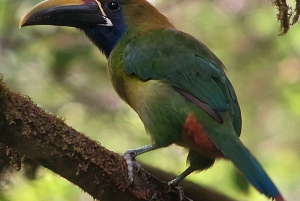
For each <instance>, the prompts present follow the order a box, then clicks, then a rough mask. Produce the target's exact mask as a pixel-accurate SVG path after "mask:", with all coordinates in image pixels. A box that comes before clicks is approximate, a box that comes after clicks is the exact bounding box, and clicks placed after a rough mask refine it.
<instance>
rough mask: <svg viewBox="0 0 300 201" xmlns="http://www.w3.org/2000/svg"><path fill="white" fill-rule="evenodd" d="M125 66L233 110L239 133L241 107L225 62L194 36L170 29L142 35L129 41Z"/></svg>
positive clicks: (218, 107) (220, 108)
mask: <svg viewBox="0 0 300 201" xmlns="http://www.w3.org/2000/svg"><path fill="white" fill-rule="evenodd" d="M145 52H146V53H147V54H145ZM123 67H124V69H125V71H126V73H128V74H135V75H136V76H138V77H139V78H140V79H142V80H144V81H147V80H150V79H159V80H162V81H163V82H165V83H167V84H169V85H171V86H173V87H175V88H178V89H180V90H183V91H185V92H187V93H189V94H191V95H193V96H194V97H196V98H197V99H199V100H200V101H201V102H203V103H205V104H207V105H208V106H209V107H210V108H211V109H212V110H214V111H216V112H232V115H233V124H234V127H235V131H236V132H237V134H238V135H239V134H240V131H241V114H240V108H239V105H238V103H237V98H236V95H235V92H234V90H233V88H232V85H231V83H230V81H229V80H228V78H227V77H226V75H225V72H224V65H223V64H222V62H221V61H220V60H219V59H218V58H217V57H216V56H215V55H214V54H213V53H212V52H211V51H210V50H209V49H208V48H207V47H206V46H205V45H204V44H202V43H201V42H199V41H198V40H197V39H195V38H194V37H192V36H190V35H188V34H185V33H183V32H180V31H178V30H171V29H161V30H157V31H153V32H151V33H149V34H146V35H143V36H141V37H139V38H137V39H135V40H133V41H132V42H131V43H129V44H128V45H127V47H126V49H125V51H124V55H123Z"/></svg>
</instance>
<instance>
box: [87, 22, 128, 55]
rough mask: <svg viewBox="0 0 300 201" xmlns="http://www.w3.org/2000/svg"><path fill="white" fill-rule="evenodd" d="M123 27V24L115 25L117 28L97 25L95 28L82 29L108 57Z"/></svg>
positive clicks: (123, 30)
mask: <svg viewBox="0 0 300 201" xmlns="http://www.w3.org/2000/svg"><path fill="white" fill-rule="evenodd" d="M125 29H126V28H125V25H121V26H117V28H115V27H106V26H99V27H97V28H86V29H83V31H84V32H85V34H86V35H87V37H88V38H89V39H90V40H91V41H92V42H93V43H94V44H95V45H96V46H97V47H98V48H99V49H100V50H101V51H102V52H103V53H104V55H105V56H106V57H107V58H108V57H109V55H110V53H111V51H112V49H113V48H114V47H115V45H116V44H117V42H118V41H119V39H120V38H121V37H122V35H123V33H124V32H125Z"/></svg>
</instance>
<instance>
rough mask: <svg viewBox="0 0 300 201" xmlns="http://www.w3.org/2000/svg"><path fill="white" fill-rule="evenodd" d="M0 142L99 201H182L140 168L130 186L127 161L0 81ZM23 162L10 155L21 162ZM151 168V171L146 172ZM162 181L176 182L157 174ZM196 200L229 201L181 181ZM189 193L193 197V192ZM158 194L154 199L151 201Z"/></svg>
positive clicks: (168, 176) (164, 174)
mask: <svg viewBox="0 0 300 201" xmlns="http://www.w3.org/2000/svg"><path fill="white" fill-rule="evenodd" d="M0 143H3V144H5V145H6V146H7V149H13V150H17V151H18V152H20V153H21V154H22V155H24V156H26V157H28V158H31V159H33V160H35V161H37V162H38V163H40V164H41V165H42V166H44V167H46V168H48V169H50V170H52V171H53V172H55V173H57V174H59V175H60V176H62V177H64V178H66V179H67V180H69V181H70V182H72V183H74V184H75V185H77V186H79V187H80V188H82V189H83V190H84V191H86V192H87V193H89V194H90V195H91V196H92V197H93V198H95V199H98V200H101V201H120V200H122V201H140V200H149V199H151V198H153V199H152V200H164V201H168V200H172V201H175V200H179V198H178V194H177V192H176V191H175V190H168V188H167V184H166V182H162V181H160V180H158V179H157V178H155V177H154V176H153V175H151V174H149V173H148V172H146V171H145V170H143V169H141V170H140V171H139V173H138V174H136V175H135V177H134V182H133V184H132V185H131V186H130V187H128V188H126V186H127V166H126V164H125V161H124V159H123V157H121V156H120V155H119V154H116V153H114V152H111V151H109V150H107V149H106V148H104V147H103V146H101V145H100V144H99V143H97V142H95V141H93V140H91V139H89V138H88V137H86V136H84V135H83V134H82V133H79V132H77V131H76V130H74V129H73V128H71V127H69V126H68V125H66V124H65V123H64V121H63V120H62V119H60V118H58V117H56V116H54V115H52V114H49V113H47V112H45V111H43V110H42V109H41V108H39V107H37V106H36V104H34V103H33V102H32V101H31V100H30V98H29V97H25V96H22V95H21V94H19V93H16V92H14V91H12V90H11V89H9V87H8V86H7V85H6V84H5V83H4V82H3V78H2V77H0ZM24 158H25V157H17V156H16V157H15V158H14V156H12V160H15V161H20V160H22V159H24ZM148 169H151V168H150V167H148ZM152 171H154V172H158V173H160V174H161V177H165V176H166V177H167V178H164V179H168V180H169V178H170V177H171V178H173V177H174V175H169V174H167V173H163V172H161V171H158V170H157V169H153V168H152ZM183 184H184V185H183V187H184V186H186V185H188V186H187V187H186V190H187V191H186V192H188V194H190V196H191V198H192V199H193V198H194V200H198V201H201V200H206V201H210V200H219V201H230V200H231V199H229V198H227V197H225V196H223V195H221V194H218V193H216V192H213V191H211V190H208V189H205V188H202V187H199V186H196V185H195V184H192V183H191V182H183ZM189 191H190V192H189ZM153 195H155V197H156V198H154V197H153Z"/></svg>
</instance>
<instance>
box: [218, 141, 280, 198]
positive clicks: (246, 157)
mask: <svg viewBox="0 0 300 201" xmlns="http://www.w3.org/2000/svg"><path fill="white" fill-rule="evenodd" d="M220 148H221V151H222V153H223V154H224V155H225V156H226V157H227V158H228V159H230V160H231V161H232V162H233V164H234V165H235V166H236V167H237V168H238V169H239V170H240V171H241V172H242V174H243V175H244V176H245V177H246V178H247V180H248V181H249V182H250V183H251V184H252V185H253V186H254V187H255V188H256V189H257V190H258V191H259V192H261V193H263V194H265V195H266V196H267V197H269V198H271V199H272V200H275V201H284V199H283V197H282V196H281V194H280V192H279V190H278V189H277V188H276V186H275V185H274V183H273V182H272V181H271V179H270V178H269V176H268V175H267V173H266V172H265V171H264V169H263V168H262V166H261V165H260V164H259V162H258V161H257V160H256V159H255V158H254V156H252V154H251V153H250V151H249V150H248V149H247V148H246V147H245V146H244V145H243V144H242V142H241V141H240V139H239V138H238V137H237V136H236V137H234V138H231V139H230V140H229V141H227V142H226V143H222V145H221V146H220Z"/></svg>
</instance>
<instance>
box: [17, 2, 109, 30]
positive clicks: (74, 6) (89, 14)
mask: <svg viewBox="0 0 300 201" xmlns="http://www.w3.org/2000/svg"><path fill="white" fill-rule="evenodd" d="M31 25H56V26H70V27H77V28H84V27H88V26H97V25H101V26H112V23H111V21H110V20H109V19H108V18H107V17H106V15H105V13H104V11H103V8H102V7H101V4H100V3H99V2H98V1H97V0H46V1H43V2H41V3H39V4H37V5H36V6H34V7H33V8H32V9H31V10H30V11H29V12H28V13H26V14H25V15H24V16H23V17H22V19H21V20H20V23H19V27H20V28H21V27H24V26H31Z"/></svg>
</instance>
